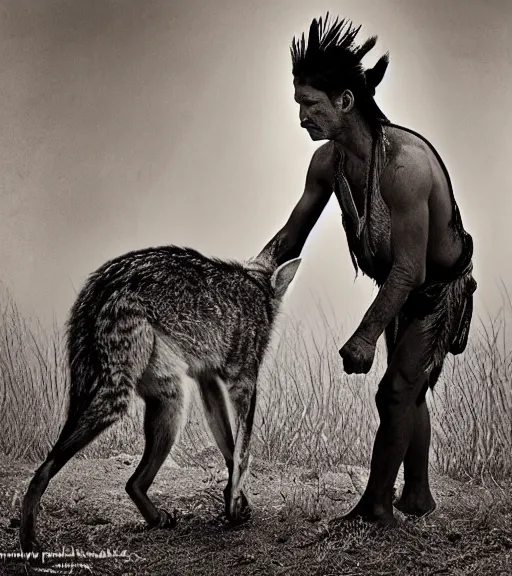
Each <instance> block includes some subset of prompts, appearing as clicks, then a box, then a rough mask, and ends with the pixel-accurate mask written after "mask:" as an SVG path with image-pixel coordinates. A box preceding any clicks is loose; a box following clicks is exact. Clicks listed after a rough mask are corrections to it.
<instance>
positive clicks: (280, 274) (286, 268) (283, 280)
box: [270, 258, 301, 298]
mask: <svg viewBox="0 0 512 576" xmlns="http://www.w3.org/2000/svg"><path fill="white" fill-rule="evenodd" d="M300 262H301V258H294V259H293V260H288V262H285V263H284V264H281V266H279V268H278V269H277V270H276V271H275V272H274V273H273V274H272V278H271V279H270V283H271V285H272V288H273V289H274V291H275V295H276V297H277V298H282V297H283V296H284V294H285V292H286V290H287V289H288V286H289V285H290V282H291V281H292V280H293V278H294V277H295V273H296V272H297V269H298V268H299V264H300Z"/></svg>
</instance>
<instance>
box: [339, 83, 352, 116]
mask: <svg viewBox="0 0 512 576" xmlns="http://www.w3.org/2000/svg"><path fill="white" fill-rule="evenodd" d="M354 104H355V98H354V93H353V92H352V90H348V89H347V90H343V92H342V93H341V94H340V95H339V96H337V97H336V99H335V100H334V106H335V108H336V110H338V111H339V112H344V113H345V114H346V113H347V112H350V111H351V110H352V108H353V107H354Z"/></svg>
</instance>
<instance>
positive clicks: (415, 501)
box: [393, 491, 437, 517]
mask: <svg viewBox="0 0 512 576" xmlns="http://www.w3.org/2000/svg"><path fill="white" fill-rule="evenodd" d="M393 506H394V507H395V508H396V509H397V510H400V512H402V513H403V514H408V515H409V516H418V517H421V516H427V515H428V514H432V512H434V510H435V509H436V507H437V505H436V502H435V500H434V498H433V497H432V494H431V493H430V491H428V492H427V493H426V494H424V495H418V494H415V493H412V492H411V493H405V494H404V493H403V492H402V495H401V496H400V498H398V500H395V502H393Z"/></svg>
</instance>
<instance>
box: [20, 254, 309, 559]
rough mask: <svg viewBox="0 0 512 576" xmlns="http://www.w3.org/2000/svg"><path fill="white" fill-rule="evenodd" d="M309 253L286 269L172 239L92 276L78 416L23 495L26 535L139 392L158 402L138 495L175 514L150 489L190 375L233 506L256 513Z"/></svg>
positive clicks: (149, 412) (73, 387)
mask: <svg viewBox="0 0 512 576" xmlns="http://www.w3.org/2000/svg"><path fill="white" fill-rule="evenodd" d="M299 262H300V260H299V259H296V260H293V261H290V262H288V263H286V264H283V265H282V266H280V267H279V268H277V267H276V266H275V265H274V264H273V263H272V262H271V261H270V260H268V259H266V258H264V257H263V256H261V255H260V256H258V257H257V258H255V259H253V260H251V261H249V262H246V263H239V262H233V261H223V260H219V259H216V258H208V257H206V256H204V255H202V254H200V253H199V252H197V251H195V250H192V249H190V248H180V247H176V246H164V247H159V248H149V249H146V250H139V251H136V252H130V253H128V254H125V255H123V256H120V257H118V258H116V259H113V260H110V261H109V262H107V263H106V264H104V265H103V266H101V267H100V268H99V269H98V270H96V271H95V272H94V273H93V274H91V275H90V276H89V277H88V279H87V281H86V282H85V285H84V287H83V288H82V290H81V291H80V293H79V295H78V297H77V299H76V302H75V303H74V305H73V307H72V309H71V312H70V316H69V319H68V322H67V338H68V340H67V342H68V357H69V365H70V399H69V411H68V418H67V420H66V422H65V424H64V427H63V429H62V431H61V434H60V436H59V438H58V440H57V442H56V444H55V446H54V447H53V449H52V450H51V452H50V454H49V455H48V457H47V459H46V461H45V462H44V463H43V464H42V465H41V467H40V468H39V469H38V471H37V472H36V474H35V476H34V478H33V480H32V482H31V484H30V486H29V489H28V492H27V494H26V496H25V499H24V502H23V511H22V522H21V528H20V540H21V544H22V547H23V548H24V549H26V550H29V549H32V548H33V546H34V545H36V538H35V518H36V514H37V509H38V506H39V501H40V498H41V496H42V494H43V492H44V490H45V489H46V486H47V485H48V482H49V480H50V479H51V477H53V476H54V475H55V474H56V473H57V472H58V471H59V470H60V469H61V468H62V466H64V465H65V464H66V462H67V461H68V460H69V459H70V458H71V457H72V456H73V455H74V454H76V453H77V452H78V451H79V450H81V449H82V448H84V447H85V446H86V445H87V444H89V443H90V442H91V441H92V440H93V439H94V438H95V437H96V436H97V435H98V434H99V433H101V432H102V431H103V430H105V429H106V428H107V427H109V426H110V425H111V424H113V423H114V422H116V421H117V420H119V418H120V417H121V416H123V415H124V414H125V413H126V412H127V410H128V407H129V404H130V401H131V399H132V398H133V395H134V394H135V393H136V394H138V395H139V396H140V397H141V398H142V399H143V400H144V401H145V406H146V413H145V423H144V433H145V437H146V448H145V452H144V455H143V457H142V460H141V462H140V464H139V466H138V467H137V469H136V470H135V472H134V474H133V476H132V477H131V478H130V480H129V481H128V484H127V485H126V489H127V491H128V494H129V495H130V497H131V498H132V500H133V501H134V503H135V504H136V506H137V507H138V509H139V511H140V512H141V514H142V515H143V516H144V518H145V519H146V521H147V522H148V524H150V525H151V526H166V525H171V524H172V523H173V519H172V518H171V516H170V515H169V514H167V513H166V512H164V511H163V510H159V509H157V508H156V507H155V506H154V505H153V503H152V502H151V501H150V500H149V498H148V497H147V495H146V492H147V490H148V488H149V486H150V485H151V483H152V482H153V479H154V477H155V475H156V473H157V472H158V470H159V468H160V466H161V465H162V463H163V462H164V460H165V458H166V457H167V455H168V454H169V452H170V450H171V447H172V445H173V444H174V442H175V441H176V438H177V436H178V434H179V430H180V427H181V426H182V424H183V422H184V416H185V415H186V399H187V393H186V386H187V384H186V382H187V381H188V380H190V379H193V380H195V381H196V382H197V384H198V387H199V390H200V393H201V398H202V400H203V404H204V408H205V413H206V416H207V420H208V422H209V424H210V427H211V429H212V433H213V435H214V437H215V439H216V441H217V443H218V445H219V448H220V449H221V451H222V453H223V455H224V458H225V461H226V465H227V467H228V471H229V480H228V484H227V486H226V489H225V491H224V496H225V503H226V514H227V516H228V518H230V519H231V520H238V519H240V518H242V517H243V516H244V514H245V513H247V511H248V509H249V508H248V505H247V500H246V498H245V496H244V494H243V492H242V488H241V486H242V483H243V482H242V481H243V477H244V475H245V473H246V470H247V466H248V457H249V453H248V445H249V439H250V435H251V430H252V424H253V417H254V410H255V403H256V381H257V377H258V371H259V367H260V364H261V361H262V359H263V355H264V353H265V350H266V348H267V346H268V342H269V339H270V336H271V331H272V326H273V323H274V321H275V317H276V314H277V312H278V309H279V305H280V302H281V299H282V297H283V295H284V293H285V292H286V289H287V287H288V285H289V283H290V282H291V280H292V279H293V277H294V275H295V272H296V270H297V267H298V264H299Z"/></svg>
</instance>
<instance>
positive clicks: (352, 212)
mask: <svg viewBox="0 0 512 576" xmlns="http://www.w3.org/2000/svg"><path fill="white" fill-rule="evenodd" d="M338 150H339V154H340V160H339V162H338V166H337V170H336V175H337V178H338V179H339V180H341V182H342V183H343V188H344V191H345V194H340V197H341V198H340V199H341V204H342V208H343V210H344V211H345V212H346V213H348V214H349V216H350V217H351V219H352V221H353V222H354V223H355V224H356V236H357V238H358V239H359V238H360V237H361V233H362V231H363V229H364V226H365V224H366V212H367V206H368V194H369V192H370V185H373V180H372V178H371V172H372V166H373V161H374V154H375V143H374V142H373V141H372V150H371V153H370V157H369V159H368V161H367V163H366V166H365V178H364V189H363V213H362V214H361V215H359V211H358V210H357V206H356V203H355V201H354V196H353V194H352V189H351V187H350V184H349V182H348V180H347V177H346V175H345V171H344V164H345V153H344V151H343V149H338Z"/></svg>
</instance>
